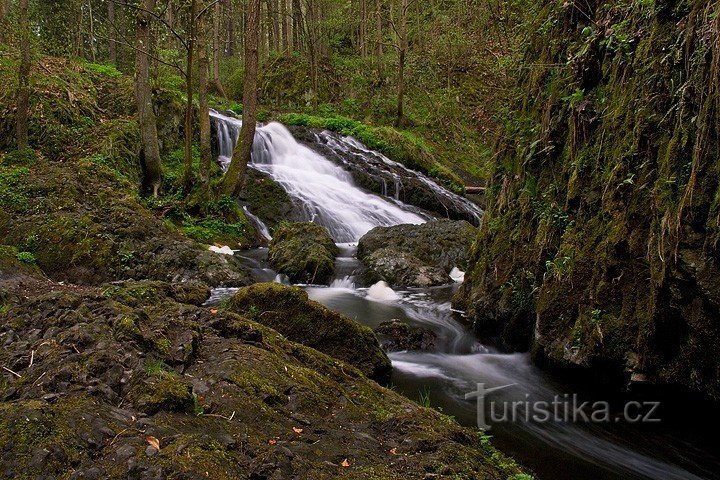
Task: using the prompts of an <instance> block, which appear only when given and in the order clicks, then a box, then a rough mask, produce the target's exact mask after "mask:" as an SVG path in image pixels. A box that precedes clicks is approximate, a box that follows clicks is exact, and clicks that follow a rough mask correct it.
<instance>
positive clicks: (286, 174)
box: [212, 112, 426, 242]
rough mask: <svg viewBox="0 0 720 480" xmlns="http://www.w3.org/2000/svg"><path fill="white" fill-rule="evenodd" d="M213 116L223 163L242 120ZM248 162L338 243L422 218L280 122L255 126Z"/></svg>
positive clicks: (228, 154) (214, 114) (415, 221)
mask: <svg viewBox="0 0 720 480" xmlns="http://www.w3.org/2000/svg"><path fill="white" fill-rule="evenodd" d="M212 115H213V116H214V117H215V118H216V119H220V120H222V121H219V122H217V123H216V124H217V125H218V126H219V128H218V140H219V145H220V149H219V150H220V158H219V162H220V164H221V165H227V164H228V158H229V157H232V148H233V147H232V146H233V145H234V144H235V142H236V138H237V132H239V126H240V125H241V122H240V120H235V119H228V117H224V116H221V115H220V114H218V113H217V112H213V113H212ZM220 117H222V118H220ZM251 166H252V167H253V168H255V169H257V170H259V171H261V172H264V173H267V174H268V175H269V176H270V177H271V178H272V179H273V180H274V181H276V182H277V183H279V184H280V185H281V186H282V187H283V188H284V189H285V191H287V192H288V194H289V195H290V197H291V198H293V199H294V200H295V201H296V202H297V203H298V204H299V205H300V206H301V208H302V209H303V212H304V213H305V215H306V217H307V218H308V219H309V220H312V221H314V222H317V223H319V224H321V225H324V226H325V227H327V229H328V231H329V232H330V235H331V236H332V237H333V239H335V241H336V242H352V241H357V240H359V239H360V237H362V236H363V235H364V234H365V233H367V232H368V231H369V230H370V229H372V228H374V227H377V226H391V225H398V224H401V223H414V224H419V223H423V222H425V221H426V218H423V217H421V216H420V215H419V214H417V213H413V212H411V211H409V210H408V209H403V208H401V207H400V206H398V205H396V204H395V203H393V202H390V201H387V200H386V199H383V198H381V197H380V196H377V195H373V194H370V193H367V192H365V191H363V190H362V189H360V188H358V187H357V186H356V185H355V184H354V181H353V179H352V176H351V175H350V174H349V173H348V172H347V171H345V170H343V169H342V168H341V167H339V166H338V165H336V164H334V163H333V162H331V161H330V160H328V159H326V158H325V157H323V156H322V155H319V154H317V153H315V152H313V151H312V150H310V149H309V148H307V147H305V146H304V145H301V144H299V143H298V142H297V141H296V140H295V138H293V136H292V135H291V134H290V132H289V131H288V130H287V128H285V127H284V126H282V125H281V124H279V123H269V124H267V125H262V126H258V129H257V132H256V134H255V142H254V144H253V152H252V163H251Z"/></svg>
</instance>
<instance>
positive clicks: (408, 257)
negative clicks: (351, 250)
mask: <svg viewBox="0 0 720 480" xmlns="http://www.w3.org/2000/svg"><path fill="white" fill-rule="evenodd" d="M476 234H477V229H476V228H475V227H473V226H472V225H470V224H469V223H468V222H465V221H453V220H434V221H431V222H428V223H425V224H422V225H397V226H394V227H377V228H374V229H372V230H370V232H368V233H367V234H366V235H365V236H364V237H362V238H361V239H360V243H359V244H358V251H357V256H358V258H359V259H360V260H362V261H363V263H364V264H365V266H366V267H367V270H366V272H365V277H366V280H368V281H371V282H375V281H378V280H384V281H386V282H388V283H389V284H390V285H391V286H393V287H431V286H437V285H443V284H446V283H450V282H451V281H452V279H451V278H450V272H451V271H452V270H453V268H455V267H459V268H460V269H464V268H466V266H467V261H468V257H469V254H470V248H471V247H472V244H473V241H474V239H475V235H476Z"/></svg>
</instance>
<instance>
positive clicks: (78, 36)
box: [75, 3, 84, 57]
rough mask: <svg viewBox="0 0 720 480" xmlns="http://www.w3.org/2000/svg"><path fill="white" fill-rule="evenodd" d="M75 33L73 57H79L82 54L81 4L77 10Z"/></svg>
mask: <svg viewBox="0 0 720 480" xmlns="http://www.w3.org/2000/svg"><path fill="white" fill-rule="evenodd" d="M77 15H78V16H77V25H76V28H77V31H76V32H75V56H76V57H81V56H82V54H83V50H84V49H83V34H82V32H83V6H82V3H80V5H79V6H78V10H77Z"/></svg>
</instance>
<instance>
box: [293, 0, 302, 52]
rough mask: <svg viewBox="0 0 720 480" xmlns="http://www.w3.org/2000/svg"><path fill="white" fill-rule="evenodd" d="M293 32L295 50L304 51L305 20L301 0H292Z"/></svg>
mask: <svg viewBox="0 0 720 480" xmlns="http://www.w3.org/2000/svg"><path fill="white" fill-rule="evenodd" d="M292 24H293V26H292V31H293V45H294V46H295V50H296V51H298V52H300V51H302V35H303V18H302V6H301V4H300V0H292Z"/></svg>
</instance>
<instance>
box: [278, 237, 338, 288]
mask: <svg viewBox="0 0 720 480" xmlns="http://www.w3.org/2000/svg"><path fill="white" fill-rule="evenodd" d="M338 253H340V250H339V249H338V247H337V245H335V242H334V241H333V239H332V238H331V237H330V234H329V233H328V231H327V229H326V228H325V227H322V226H320V225H317V224H315V223H291V224H287V225H283V226H282V227H280V228H279V229H278V230H277V231H276V232H275V235H274V236H273V239H272V242H270V248H269V250H268V261H269V262H270V265H272V267H273V268H274V269H275V270H277V271H278V272H279V273H283V274H285V275H287V276H288V277H289V278H290V281H291V282H295V283H328V282H329V281H331V280H332V278H333V275H334V274H335V256H336V255H337V254H338Z"/></svg>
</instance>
